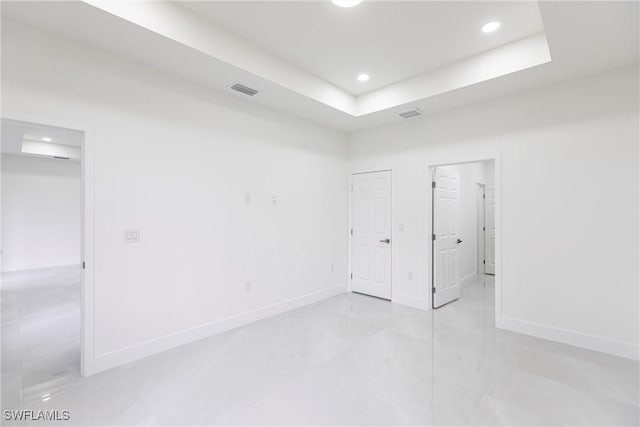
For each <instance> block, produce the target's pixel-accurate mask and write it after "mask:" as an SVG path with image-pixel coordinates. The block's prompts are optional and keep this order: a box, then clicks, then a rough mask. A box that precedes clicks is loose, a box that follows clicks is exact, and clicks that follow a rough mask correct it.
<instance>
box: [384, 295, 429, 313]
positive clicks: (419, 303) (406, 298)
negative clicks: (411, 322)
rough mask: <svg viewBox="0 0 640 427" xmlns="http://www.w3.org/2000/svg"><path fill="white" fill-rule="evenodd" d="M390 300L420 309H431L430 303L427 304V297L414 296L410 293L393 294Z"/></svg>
mask: <svg viewBox="0 0 640 427" xmlns="http://www.w3.org/2000/svg"><path fill="white" fill-rule="evenodd" d="M391 302H394V303H396V304H400V305H406V306H407V307H412V308H417V309H420V310H431V305H430V304H429V300H428V299H423V298H416V297H414V296H410V295H402V294H393V295H392V297H391Z"/></svg>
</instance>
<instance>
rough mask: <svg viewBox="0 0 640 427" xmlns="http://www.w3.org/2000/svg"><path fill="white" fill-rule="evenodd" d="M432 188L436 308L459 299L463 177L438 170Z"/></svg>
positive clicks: (434, 303) (443, 169) (434, 306)
mask: <svg viewBox="0 0 640 427" xmlns="http://www.w3.org/2000/svg"><path fill="white" fill-rule="evenodd" d="M434 182H435V187H434V188H433V234H434V236H433V238H435V240H433V308H438V307H440V306H442V305H444V304H446V303H448V302H451V301H453V300H455V299H458V298H459V297H460V283H459V281H458V259H459V258H458V245H459V244H460V243H461V240H460V239H459V236H458V213H459V207H460V197H459V192H460V174H459V173H458V172H457V171H454V170H451V169H447V168H436V171H435V181H434Z"/></svg>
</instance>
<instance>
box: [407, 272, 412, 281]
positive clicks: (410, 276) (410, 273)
mask: <svg viewBox="0 0 640 427" xmlns="http://www.w3.org/2000/svg"><path fill="white" fill-rule="evenodd" d="M408 277H409V280H413V271H410V272H409V274H408Z"/></svg>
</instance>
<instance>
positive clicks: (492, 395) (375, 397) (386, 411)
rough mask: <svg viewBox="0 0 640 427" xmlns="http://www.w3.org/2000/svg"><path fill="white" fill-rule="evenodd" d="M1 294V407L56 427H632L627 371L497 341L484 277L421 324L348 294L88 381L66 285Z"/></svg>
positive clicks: (534, 345) (523, 341)
mask: <svg viewBox="0 0 640 427" xmlns="http://www.w3.org/2000/svg"><path fill="white" fill-rule="evenodd" d="M67 273H68V272H67ZM45 276H46V277H45ZM12 280H13V282H11V283H12V284H13V287H12V288H11V289H10V290H7V291H4V292H3V294H2V297H3V298H2V304H3V305H2V308H3V313H2V316H3V317H2V319H3V323H2V326H3V337H2V340H3V349H2V356H3V365H2V386H3V390H2V392H3V398H2V403H3V409H5V408H11V409H15V408H23V409H68V410H70V411H71V420H70V421H69V422H63V423H61V424H76V425H104V424H112V425H135V424H139V425H207V424H218V425H249V424H253V425H256V424H258V425H260V424H261V425H310V424H311V425H392V424H397V425H429V424H437V425H443V424H449V425H500V424H502V425H638V422H639V421H640V420H639V408H638V399H639V392H638V387H639V385H638V375H639V368H638V363H636V362H632V361H629V360H625V359H620V358H616V357H612V356H607V355H603V354H600V353H594V352H590V351H586V350H581V349H578V348H575V347H570V346H565V345H562V344H556V343H551V342H548V341H543V340H539V339H535V338H530V337H526V336H523V335H518V334H513V333H509V332H505V331H501V330H497V329H495V328H494V326H493V325H494V321H493V302H494V291H493V279H492V278H491V277H490V276H481V277H479V278H478V280H477V281H476V282H475V283H471V284H469V285H467V286H465V287H464V288H463V290H462V297H461V298H460V300H458V301H456V302H454V303H451V304H449V305H447V306H445V307H442V308H440V309H438V310H435V311H432V312H423V311H419V310H414V309H410V308H406V307H403V306H399V305H396V304H391V303H389V302H386V301H382V300H379V299H376V298H371V297H367V296H363V295H358V294H344V295H340V296H337V297H334V298H331V299H328V300H325V301H322V302H320V303H317V304H314V305H311V306H308V307H304V308H301V309H298V310H295V311H292V312H289V313H286V314H283V315H280V316H277V317H273V318H270V319H267V320H264V321H261V322H258V323H255V324H252V325H249V326H246V327H243V328H240V329H236V330H233V331H230V332H227V333H224V334H220V335H217V336H215V337H212V338H209V339H206V340H203V341H200V342H197V343H194V344H190V345H187V346H184V347H181V348H179V349H175V350H172V351H169V352H166V353H163V354H160V355H157V356H154V357H151V358H148V359H145V360H142V361H139V362H136V363H133V364H130V365H128V366H125V367H123V368H119V369H115V370H111V371H109V372H105V373H103V374H99V375H95V376H93V377H89V378H84V379H83V378H80V377H79V376H78V372H77V366H78V326H77V324H76V325H72V324H71V323H72V322H76V323H77V321H78V307H77V300H78V298H77V296H78V286H77V280H76V282H73V281H70V280H69V277H68V275H67V274H63V273H50V274H48V275H47V274H45V275H42V274H41V275H40V277H38V278H29V277H26V276H25V277H22V278H12ZM74 304H75V305H74ZM34 424H37V423H34ZM40 425H42V423H40Z"/></svg>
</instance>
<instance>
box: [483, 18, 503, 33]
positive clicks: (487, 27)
mask: <svg viewBox="0 0 640 427" xmlns="http://www.w3.org/2000/svg"><path fill="white" fill-rule="evenodd" d="M498 28H500V23H499V22H498V21H493V22H489V23H488V24H484V25H483V26H482V32H483V33H493V32H494V31H495V30H497V29H498Z"/></svg>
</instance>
